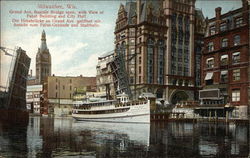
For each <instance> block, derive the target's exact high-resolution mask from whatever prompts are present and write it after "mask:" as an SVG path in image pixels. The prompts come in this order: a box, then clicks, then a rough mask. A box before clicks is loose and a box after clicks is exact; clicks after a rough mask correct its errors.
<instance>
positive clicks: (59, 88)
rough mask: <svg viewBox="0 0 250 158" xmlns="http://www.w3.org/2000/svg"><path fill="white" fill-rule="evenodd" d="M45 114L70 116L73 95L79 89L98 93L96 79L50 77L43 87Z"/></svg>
mask: <svg viewBox="0 0 250 158" xmlns="http://www.w3.org/2000/svg"><path fill="white" fill-rule="evenodd" d="M43 86H44V87H43V94H44V100H43V104H42V109H43V112H42V113H43V114H51V115H59V116H60V115H68V114H70V113H71V110H72V104H73V94H74V92H75V91H77V89H87V90H88V91H96V77H83V76H78V77H69V76H66V77H62V76H54V75H53V76H48V77H47V80H46V82H45V83H44V85H43Z"/></svg>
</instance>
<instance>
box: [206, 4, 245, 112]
mask: <svg viewBox="0 0 250 158" xmlns="http://www.w3.org/2000/svg"><path fill="white" fill-rule="evenodd" d="M221 10H222V8H220V7H218V8H216V9H215V17H214V18H212V19H209V20H208V21H207V25H208V26H207V33H206V37H205V39H204V45H205V49H204V51H203V55H202V86H203V89H204V91H207V92H209V90H216V89H217V90H218V95H219V96H218V99H217V100H214V99H213V100H211V99H210V100H209V99H208V100H207V101H206V102H204V104H224V105H225V104H227V105H230V106H234V107H236V110H237V108H238V110H239V111H243V112H246V111H247V110H246V108H247V106H248V104H249V103H248V99H249V94H248V91H249V5H248V2H247V0H242V7H241V8H239V9H236V10H232V11H229V12H228V13H225V14H221ZM205 97H206V96H205ZM211 102H212V103H211ZM242 109H244V110H242Z"/></svg>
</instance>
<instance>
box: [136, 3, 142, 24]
mask: <svg viewBox="0 0 250 158" xmlns="http://www.w3.org/2000/svg"><path fill="white" fill-rule="evenodd" d="M136 13H137V24H139V23H140V16H141V15H140V13H141V0H137V1H136Z"/></svg>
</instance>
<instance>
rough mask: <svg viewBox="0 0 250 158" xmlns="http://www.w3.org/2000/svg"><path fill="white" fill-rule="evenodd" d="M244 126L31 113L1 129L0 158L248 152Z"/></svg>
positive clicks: (220, 156)
mask: <svg viewBox="0 0 250 158" xmlns="http://www.w3.org/2000/svg"><path fill="white" fill-rule="evenodd" d="M249 144H250V141H249V127H248V126H247V125H236V124H227V125H226V124H224V123H218V124H214V123H180V122H168V123H159V122H157V123H151V124H150V125H149V124H128V123H98V122H75V121H74V120H73V119H71V118H46V117H30V119H29V124H28V126H27V127H24V126H11V127H1V128H0V157H44V158H49V157H60V158H61V157H65V158H75V157H76V158H78V157H79V158H80V157H83V158H92V157H107V158H109V157H128V158H132V157H150V158H151V157H168V158H178V157H182V158H190V157H195V158H200V157H204V158H210V157H217V158H231V157H235V158H236V157H237V158H238V157H248V155H249V154H250V151H249Z"/></svg>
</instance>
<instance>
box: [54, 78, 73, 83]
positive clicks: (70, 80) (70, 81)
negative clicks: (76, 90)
mask: <svg viewBox="0 0 250 158" xmlns="http://www.w3.org/2000/svg"><path fill="white" fill-rule="evenodd" d="M56 82H58V79H57V78H56ZM69 83H72V79H69Z"/></svg>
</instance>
